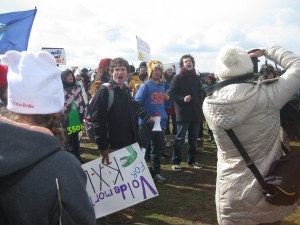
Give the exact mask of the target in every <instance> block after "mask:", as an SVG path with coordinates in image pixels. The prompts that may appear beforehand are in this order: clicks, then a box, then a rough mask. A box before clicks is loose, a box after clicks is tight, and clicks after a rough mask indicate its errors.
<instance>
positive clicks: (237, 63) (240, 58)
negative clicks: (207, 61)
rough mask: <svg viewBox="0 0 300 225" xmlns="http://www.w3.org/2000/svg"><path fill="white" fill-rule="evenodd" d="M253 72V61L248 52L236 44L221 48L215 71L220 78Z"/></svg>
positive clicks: (224, 78)
mask: <svg viewBox="0 0 300 225" xmlns="http://www.w3.org/2000/svg"><path fill="white" fill-rule="evenodd" d="M252 72H253V63H252V60H251V58H250V56H249V55H248V53H247V52H246V51H245V50H244V49H242V48H240V47H237V46H225V47H223V48H221V50H220V52H219V54H218V57H217V62H216V69H215V73H216V75H217V76H218V77H219V79H220V80H226V79H230V78H234V77H238V76H241V75H245V74H247V73H252Z"/></svg>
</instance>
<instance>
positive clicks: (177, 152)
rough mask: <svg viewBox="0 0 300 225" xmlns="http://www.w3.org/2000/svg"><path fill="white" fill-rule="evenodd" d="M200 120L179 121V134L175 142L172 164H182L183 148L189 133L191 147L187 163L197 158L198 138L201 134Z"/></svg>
mask: <svg viewBox="0 0 300 225" xmlns="http://www.w3.org/2000/svg"><path fill="white" fill-rule="evenodd" d="M199 128H200V122H177V135H176V139H175V143H174V149H173V156H172V164H175V165H180V163H181V161H182V160H181V149H182V148H183V146H184V142H185V136H186V133H188V142H189V149H188V152H187V163H188V164H191V163H194V162H195V160H196V147H197V138H198V135H199Z"/></svg>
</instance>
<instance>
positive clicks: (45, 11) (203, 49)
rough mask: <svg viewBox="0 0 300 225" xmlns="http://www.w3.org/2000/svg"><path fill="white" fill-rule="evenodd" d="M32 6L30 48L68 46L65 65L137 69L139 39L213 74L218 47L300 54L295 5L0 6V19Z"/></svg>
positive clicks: (53, 2)
mask: <svg viewBox="0 0 300 225" xmlns="http://www.w3.org/2000/svg"><path fill="white" fill-rule="evenodd" d="M35 6H36V7H37V10H38V11H37V14H36V17H35V21H34V24H33V27H32V31H31V36H30V41H29V45H28V50H30V51H39V50H41V48H42V47H52V48H65V50H66V58H67V64H68V66H80V67H83V66H85V67H96V66H97V65H98V63H99V61H100V59H102V58H106V57H109V58H114V57H124V58H125V59H127V60H128V61H129V63H130V64H134V66H135V67H138V65H139V63H140V61H139V60H138V58H137V44H136V35H137V36H138V37H140V38H141V39H143V40H144V41H146V42H147V43H148V44H149V45H150V53H151V57H152V58H153V59H158V60H161V61H162V62H163V63H172V62H178V61H179V59H180V57H181V56H182V55H184V54H187V53H189V54H192V55H193V56H194V57H195V60H196V68H197V69H198V70H199V71H200V72H207V71H210V72H213V71H214V66H215V58H216V55H217V52H218V50H219V49H220V47H222V46H223V45H226V44H234V45H238V46H241V47H243V48H245V49H250V48H254V47H260V46H268V45H271V44H279V45H281V46H283V47H285V48H288V49H290V50H293V51H294V52H296V53H298V54H300V40H299V38H300V14H299V12H300V1H298V0H281V1H280V0H251V1H241V0H209V1H202V0H189V1H184V0H151V1H150V0H149V1H145V0H128V1H124V0H109V1H103V0H85V1H82V0H72V1H66V0H65V1H63V0H26V1H25V0H0V13H7V12H15V11H24V10H30V9H34V7H35Z"/></svg>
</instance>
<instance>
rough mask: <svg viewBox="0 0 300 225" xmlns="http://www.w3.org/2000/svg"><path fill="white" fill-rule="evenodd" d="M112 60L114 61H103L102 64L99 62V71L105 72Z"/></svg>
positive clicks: (107, 59) (108, 59) (106, 59)
mask: <svg viewBox="0 0 300 225" xmlns="http://www.w3.org/2000/svg"><path fill="white" fill-rule="evenodd" d="M111 60H112V59H110V58H104V59H101V60H100V62H99V66H98V70H99V71H100V70H103V69H104V68H105V67H106V66H109V64H110V62H111Z"/></svg>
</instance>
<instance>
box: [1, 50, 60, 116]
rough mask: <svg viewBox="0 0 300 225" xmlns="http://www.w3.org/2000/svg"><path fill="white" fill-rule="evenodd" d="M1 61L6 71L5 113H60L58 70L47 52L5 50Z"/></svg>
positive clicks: (53, 59)
mask: <svg viewBox="0 0 300 225" xmlns="http://www.w3.org/2000/svg"><path fill="white" fill-rule="evenodd" d="M2 61H3V62H4V63H5V64H7V65H8V68H9V69H8V74H7V81H8V104H7V108H8V110H10V111H12V112H16V113H22V114H50V113H57V112H59V111H61V110H62V108H63V106H64V90H63V86H62V81H61V76H60V75H61V71H60V70H59V68H57V65H56V61H55V58H54V57H53V56H52V55H51V54H50V53H48V52H46V51H40V52H38V53H36V54H35V53H32V52H26V51H24V52H17V51H8V52H7V53H6V54H5V55H4V57H3V58H2Z"/></svg>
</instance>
